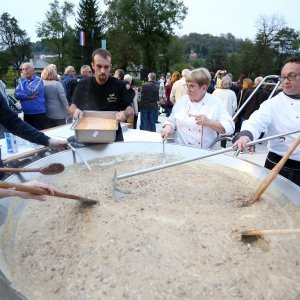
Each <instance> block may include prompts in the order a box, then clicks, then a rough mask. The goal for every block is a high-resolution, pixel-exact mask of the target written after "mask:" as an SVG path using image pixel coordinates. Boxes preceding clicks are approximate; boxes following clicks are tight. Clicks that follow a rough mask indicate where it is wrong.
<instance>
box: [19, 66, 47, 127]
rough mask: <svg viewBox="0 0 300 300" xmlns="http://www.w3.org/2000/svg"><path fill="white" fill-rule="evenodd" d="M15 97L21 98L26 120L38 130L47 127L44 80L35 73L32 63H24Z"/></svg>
mask: <svg viewBox="0 0 300 300" xmlns="http://www.w3.org/2000/svg"><path fill="white" fill-rule="evenodd" d="M15 97H16V99H18V100H20V103H21V106H22V110H23V112H24V121H25V122H27V123H28V124H30V125H31V126H33V127H35V128H36V129H38V130H43V129H46V127H47V121H46V120H47V119H46V114H45V113H46V104H45V95H44V84H43V80H42V79H41V78H40V77H38V76H36V75H35V72H34V67H33V65H32V64H31V63H28V62H26V63H24V64H23V65H22V73H21V78H20V80H19V83H18V86H17V87H16V89H15Z"/></svg>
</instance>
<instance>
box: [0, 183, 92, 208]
mask: <svg viewBox="0 0 300 300" xmlns="http://www.w3.org/2000/svg"><path fill="white" fill-rule="evenodd" d="M0 188H2V189H14V190H16V191H20V192H26V193H30V194H35V195H46V196H54V197H58V198H67V199H73V200H78V201H80V202H81V203H82V204H95V203H97V202H98V201H97V200H94V199H89V198H85V197H81V196H77V195H72V194H67V193H62V192H58V191H55V192H54V195H50V194H49V192H48V191H47V190H46V189H43V188H39V187H32V186H27V185H23V184H18V183H8V182H0Z"/></svg>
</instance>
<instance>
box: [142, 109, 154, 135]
mask: <svg viewBox="0 0 300 300" xmlns="http://www.w3.org/2000/svg"><path fill="white" fill-rule="evenodd" d="M156 119H157V111H156V110H149V109H143V110H141V126H140V129H141V130H148V131H152V132H156V126H155V122H156Z"/></svg>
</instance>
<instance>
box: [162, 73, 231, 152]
mask: <svg viewBox="0 0 300 300" xmlns="http://www.w3.org/2000/svg"><path fill="white" fill-rule="evenodd" d="M210 79H211V75H210V73H209V71H208V70H207V69H205V68H199V69H195V70H193V71H192V72H191V73H190V74H189V75H187V77H186V83H187V95H185V96H183V97H182V98H180V101H176V103H175V105H174V107H173V110H172V113H171V115H170V117H169V118H168V119H167V120H166V122H165V123H164V124H163V129H162V131H161V136H162V138H163V139H167V138H168V136H170V135H171V134H172V133H174V134H175V142H177V143H179V144H185V145H190V146H194V147H198V148H204V149H207V148H209V147H210V145H211V143H212V142H213V141H214V140H215V138H216V137H217V135H218V134H226V135H231V134H233V132H234V122H233V120H232V118H231V116H230V115H229V114H228V112H227V110H226V108H225V106H224V104H223V103H222V101H221V100H220V99H218V98H217V97H214V96H213V95H211V94H209V93H207V88H208V86H209V83H210Z"/></svg>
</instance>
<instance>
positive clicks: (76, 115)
mask: <svg viewBox="0 0 300 300" xmlns="http://www.w3.org/2000/svg"><path fill="white" fill-rule="evenodd" d="M82 117H83V111H82V110H80V109H79V108H76V109H75V111H74V113H73V118H74V119H78V118H82Z"/></svg>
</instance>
